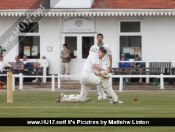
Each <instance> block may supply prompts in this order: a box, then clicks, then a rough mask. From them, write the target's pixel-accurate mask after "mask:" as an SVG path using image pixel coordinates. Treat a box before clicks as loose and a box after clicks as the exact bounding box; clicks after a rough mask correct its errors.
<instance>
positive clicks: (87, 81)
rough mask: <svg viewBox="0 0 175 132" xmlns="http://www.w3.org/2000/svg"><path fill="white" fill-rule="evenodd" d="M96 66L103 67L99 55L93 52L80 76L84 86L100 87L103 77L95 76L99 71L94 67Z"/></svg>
mask: <svg viewBox="0 0 175 132" xmlns="http://www.w3.org/2000/svg"><path fill="white" fill-rule="evenodd" d="M94 64H98V65H100V66H101V65H102V61H101V60H100V59H99V57H98V53H95V52H92V53H90V54H89V56H88V58H87V59H86V62H85V64H84V66H83V70H82V72H81V75H80V83H81V84H82V85H98V84H99V83H100V80H101V77H100V76H97V75H95V72H97V71H98V70H97V69H95V68H94V67H93V65H94Z"/></svg>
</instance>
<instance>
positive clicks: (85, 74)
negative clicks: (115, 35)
mask: <svg viewBox="0 0 175 132" xmlns="http://www.w3.org/2000/svg"><path fill="white" fill-rule="evenodd" d="M106 52H107V50H106V48H105V47H101V48H100V49H99V50H98V53H94V52H92V53H90V54H89V56H88V58H87V60H86V62H85V65H84V67H83V70H82V72H81V75H80V83H81V91H80V95H77V97H76V96H72V97H70V98H71V99H70V98H69V97H67V95H66V96H65V95H64V94H63V96H62V95H60V96H59V97H58V99H57V101H58V102H79V103H80V102H83V103H84V102H89V101H90V100H91V99H90V98H87V94H88V92H89V90H90V88H91V85H101V86H102V88H103V89H104V91H105V92H106V93H107V94H108V95H109V96H110V97H111V98H112V99H111V100H110V103H111V104H117V103H118V104H123V101H120V100H118V96H117V95H116V94H115V92H114V90H113V89H112V88H111V87H110V84H109V80H108V78H109V77H110V76H109V75H108V73H109V71H107V70H103V68H102V67H101V66H102V65H103V61H102V58H103V57H104V56H105V54H106ZM64 96H65V98H64Z"/></svg>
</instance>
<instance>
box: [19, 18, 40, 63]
mask: <svg viewBox="0 0 175 132" xmlns="http://www.w3.org/2000/svg"><path fill="white" fill-rule="evenodd" d="M20 22H22V21H18V22H17V26H19V23H20ZM28 22H29V21H28ZM33 22H38V32H37V33H36V32H35V33H31V32H29V33H21V32H20V31H19V29H18V36H17V43H18V44H17V55H18V54H19V36H39V37H40V44H39V45H40V51H39V52H40V55H41V36H40V23H39V21H33ZM40 58H41V56H40ZM40 58H37V59H40ZM28 59H29V60H33V59H36V58H28Z"/></svg>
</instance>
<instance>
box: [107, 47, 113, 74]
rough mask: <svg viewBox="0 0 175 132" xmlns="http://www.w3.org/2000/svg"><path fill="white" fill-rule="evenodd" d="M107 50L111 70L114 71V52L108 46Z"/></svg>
mask: <svg viewBox="0 0 175 132" xmlns="http://www.w3.org/2000/svg"><path fill="white" fill-rule="evenodd" d="M106 49H107V53H108V55H109V70H110V71H112V51H111V49H110V48H109V46H108V45H107V46H106Z"/></svg>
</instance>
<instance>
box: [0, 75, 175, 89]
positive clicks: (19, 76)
mask: <svg viewBox="0 0 175 132" xmlns="http://www.w3.org/2000/svg"><path fill="white" fill-rule="evenodd" d="M0 76H6V74H0ZM12 76H13V81H12V82H13V84H12V88H13V91H15V81H14V80H15V78H19V89H20V90H22V89H23V78H36V77H38V78H42V77H43V78H51V79H52V85H51V91H55V79H56V78H58V89H60V88H61V84H60V78H62V77H69V78H74V77H76V78H77V77H80V75H59V76H55V75H52V76H25V75H23V74H22V73H20V74H13V75H12ZM126 77H127V78H138V77H143V78H160V89H164V78H175V75H163V74H161V75H112V76H111V78H110V79H109V81H110V84H111V86H112V78H120V83H119V92H122V91H123V78H126Z"/></svg>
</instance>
